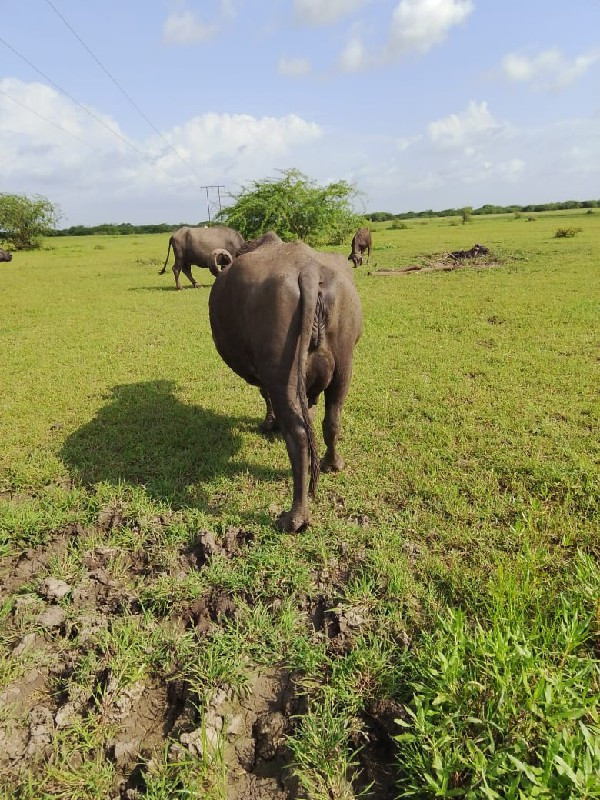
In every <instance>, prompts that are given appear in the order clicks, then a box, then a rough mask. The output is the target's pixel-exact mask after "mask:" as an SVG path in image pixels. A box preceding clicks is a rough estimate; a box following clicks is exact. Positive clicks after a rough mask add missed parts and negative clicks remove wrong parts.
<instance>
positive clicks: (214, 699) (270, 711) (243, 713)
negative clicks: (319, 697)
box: [170, 669, 299, 800]
mask: <svg viewBox="0 0 600 800" xmlns="http://www.w3.org/2000/svg"><path fill="white" fill-rule="evenodd" d="M298 708H299V704H298V701H297V699H296V693H295V683H294V678H293V676H291V675H290V673H288V672H286V671H285V670H276V669H272V670H266V671H257V672H255V673H253V674H252V675H251V676H250V678H249V680H248V683H247V685H246V689H245V691H244V692H243V693H242V694H235V693H232V692H231V691H227V690H226V689H218V690H217V691H216V692H214V693H213V694H212V696H211V697H209V698H208V700H207V702H206V704H205V706H204V713H203V714H202V715H201V719H200V724H199V725H198V726H197V727H195V728H193V729H190V730H185V731H183V732H182V733H181V734H180V735H179V741H178V742H174V743H173V744H172V745H171V750H170V757H171V758H174V759H176V758H177V757H178V755H179V756H180V755H181V754H183V753H184V752H185V751H187V753H189V754H191V755H193V756H197V757H200V756H202V757H204V758H210V757H211V754H212V753H214V752H215V751H216V749H217V748H218V747H219V746H222V747H223V748H224V760H225V764H226V766H227V782H228V788H227V796H228V798H229V800H246V798H250V800H290V798H292V797H295V796H296V783H295V780H294V778H293V776H292V774H291V772H290V770H289V767H290V764H291V753H290V752H289V750H288V748H287V746H286V735H287V734H288V733H289V732H290V731H291V729H292V725H293V721H292V717H293V715H294V714H296V713H297V712H298Z"/></svg>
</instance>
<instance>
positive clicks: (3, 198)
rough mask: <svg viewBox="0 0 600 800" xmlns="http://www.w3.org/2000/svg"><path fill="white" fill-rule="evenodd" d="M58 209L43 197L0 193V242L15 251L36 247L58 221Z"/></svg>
mask: <svg viewBox="0 0 600 800" xmlns="http://www.w3.org/2000/svg"><path fill="white" fill-rule="evenodd" d="M60 216H61V214H60V210H59V208H58V206H56V205H54V204H53V203H51V202H50V200H48V198H47V197H43V196H42V195H39V194H37V195H34V196H33V197H26V196H25V195H23V194H6V193H1V194H0V241H2V243H3V244H6V245H8V246H9V247H12V248H13V249H15V250H32V249H34V248H35V247H39V246H40V243H41V240H42V237H43V236H46V235H48V234H49V233H52V231H53V230H54V227H55V225H56V223H57V222H58V220H59V219H60Z"/></svg>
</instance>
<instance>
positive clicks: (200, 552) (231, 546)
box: [187, 525, 254, 567]
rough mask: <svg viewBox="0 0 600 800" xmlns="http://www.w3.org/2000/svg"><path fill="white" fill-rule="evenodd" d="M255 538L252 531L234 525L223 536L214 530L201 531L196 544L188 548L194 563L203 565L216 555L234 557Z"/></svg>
mask: <svg viewBox="0 0 600 800" xmlns="http://www.w3.org/2000/svg"><path fill="white" fill-rule="evenodd" d="M253 540H254V534H253V533H252V532H251V531H248V530H245V529H244V528H236V527H234V526H232V525H230V526H229V527H228V528H227V530H226V531H225V533H224V534H223V536H221V537H219V536H217V535H216V534H215V533H213V532H212V531H200V532H199V533H198V537H197V541H196V543H195V545H194V546H193V547H191V548H189V549H188V551H187V554H188V557H189V559H190V561H191V562H192V563H195V565H196V566H199V567H202V566H204V565H205V564H207V563H208V562H209V561H210V560H211V559H212V558H214V557H215V556H221V557H224V558H232V557H233V556H236V555H238V554H239V553H240V551H241V550H242V549H243V548H244V547H246V546H247V545H248V544H249V543H250V542H252V541H253Z"/></svg>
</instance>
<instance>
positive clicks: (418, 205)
mask: <svg viewBox="0 0 600 800" xmlns="http://www.w3.org/2000/svg"><path fill="white" fill-rule="evenodd" d="M0 19H1V20H2V24H1V25H0V192H18V193H25V194H43V195H45V196H47V197H49V198H50V199H51V200H52V201H53V202H56V203H57V204H58V205H59V206H60V207H61V209H62V212H63V220H62V224H64V225H71V224H78V223H82V224H94V223H99V222H111V221H114V222H118V221H129V222H181V221H186V222H197V221H200V220H203V219H205V218H206V216H207V213H206V205H207V198H206V193H205V192H204V191H203V190H201V189H200V186H202V185H204V184H222V185H224V186H225V190H224V194H227V193H228V192H233V193H235V192H236V191H238V190H239V188H240V187H241V186H242V185H244V184H247V183H248V182H249V181H252V180H260V179H262V178H265V177H273V176H276V175H277V170H281V169H286V168H288V167H297V168H299V169H301V170H302V171H303V172H305V173H306V174H307V175H308V176H309V177H311V178H312V179H314V180H316V181H318V182H319V183H328V182H330V181H333V180H339V179H345V180H347V181H350V182H352V183H354V184H355V185H356V187H357V188H358V189H359V190H360V191H361V192H362V193H363V201H362V204H361V209H363V210H368V211H375V210H388V211H392V212H400V211H406V210H410V209H412V210H422V209H426V208H433V209H442V208H447V207H460V206H463V205H473V206H479V205H482V204H483V203H499V204H508V203H536V202H539V203H542V202H549V201H553V200H567V199H580V200H583V199H590V198H594V199H600V91H599V90H600V0H569V2H565V0H544V1H543V0H503V2H499V1H498V0H262V2H258V0H151V1H150V2H148V1H146V2H142V0H126V2H116V1H115V0H102V2H99V0H0ZM73 31H74V32H75V33H76V34H77V36H75V35H74V33H73ZM77 37H79V38H77ZM90 51H91V53H90ZM92 54H93V55H92ZM94 57H95V58H94ZM98 62H100V63H98ZM103 68H104V69H103ZM105 70H106V71H105ZM107 72H108V73H109V74H107ZM123 91H124V92H125V93H126V95H127V96H125V94H124V93H123ZM140 112H141V113H140ZM208 201H209V203H210V204H211V207H212V208H214V204H215V202H216V194H215V193H214V192H213V191H211V192H210V193H209V197H208Z"/></svg>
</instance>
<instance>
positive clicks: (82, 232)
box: [50, 222, 208, 236]
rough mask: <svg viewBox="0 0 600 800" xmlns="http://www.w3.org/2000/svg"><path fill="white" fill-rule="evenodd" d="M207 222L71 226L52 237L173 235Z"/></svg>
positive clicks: (107, 223)
mask: <svg viewBox="0 0 600 800" xmlns="http://www.w3.org/2000/svg"><path fill="white" fill-rule="evenodd" d="M207 224H208V223H206V222H191V223H190V222H178V223H176V224H174V225H172V224H168V223H166V222H161V223H159V224H158V225H133V224H132V223H131V222H105V223H102V224H101V225H71V227H70V228H61V229H60V230H55V231H51V233H50V235H51V236H89V235H91V234H94V233H97V234H104V235H106V236H128V235H129V234H131V233H172V232H173V231H176V230H177V229H178V228H181V227H182V226H183V225H191V226H194V225H207Z"/></svg>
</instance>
